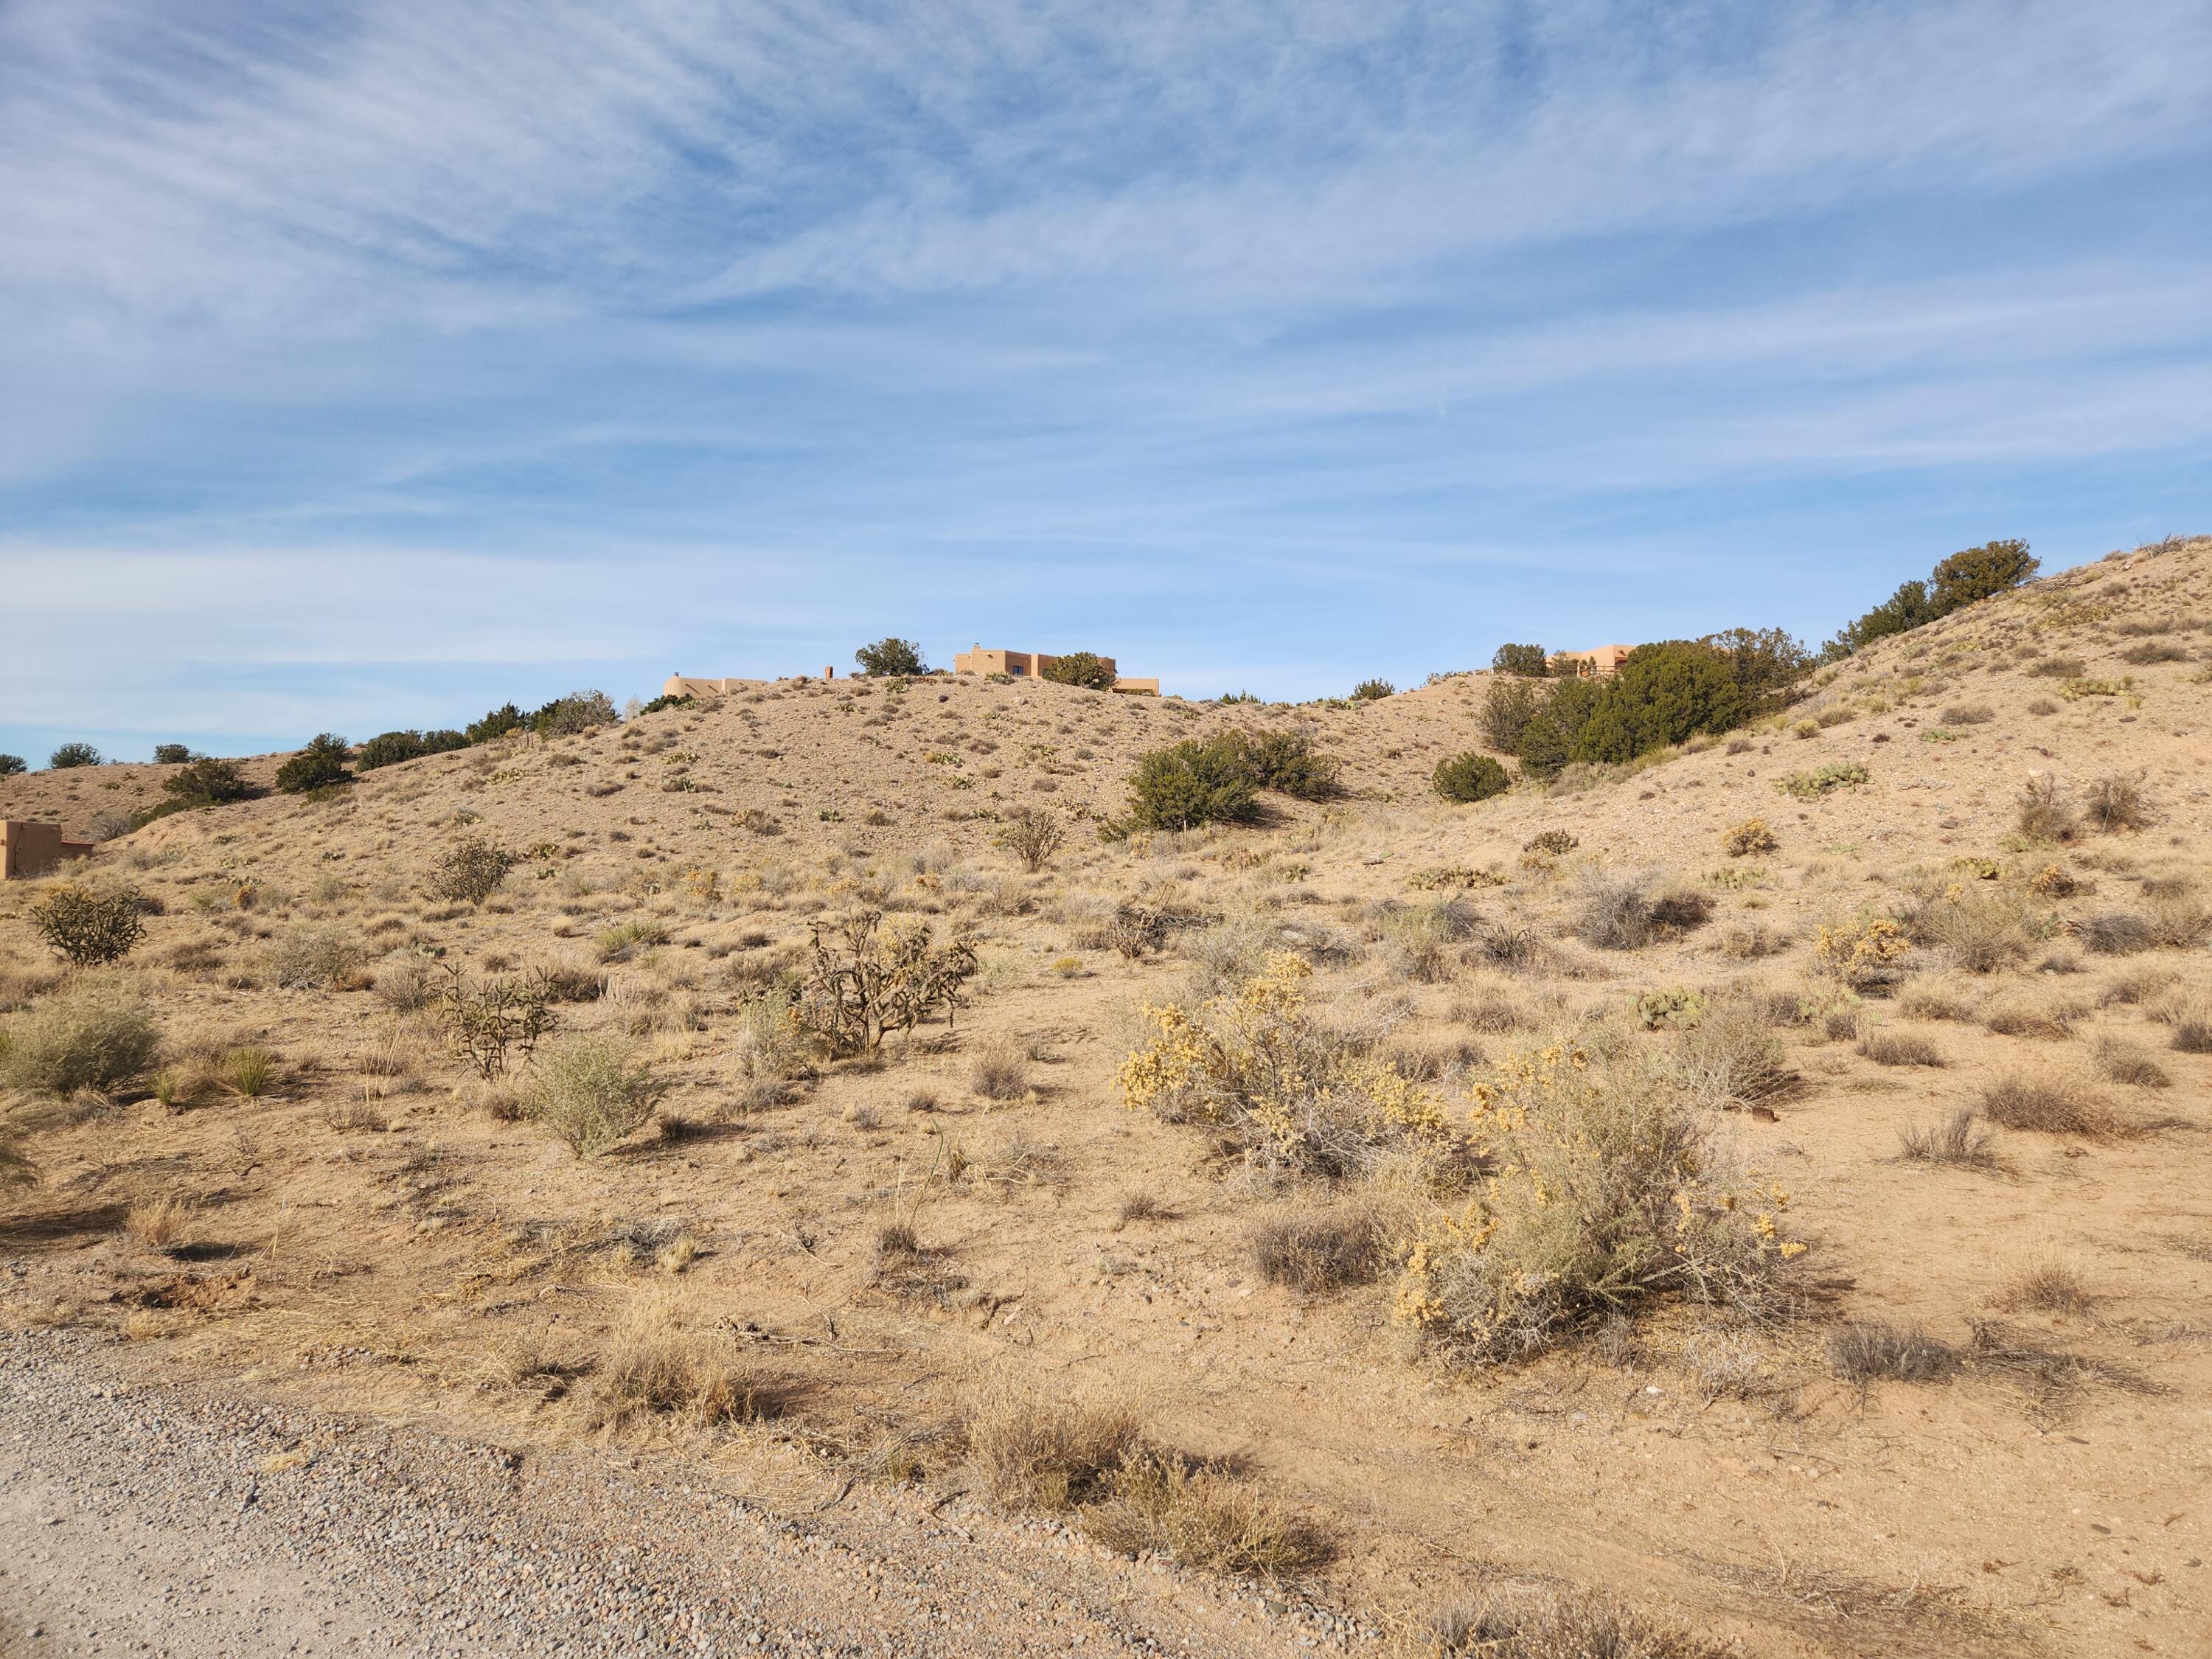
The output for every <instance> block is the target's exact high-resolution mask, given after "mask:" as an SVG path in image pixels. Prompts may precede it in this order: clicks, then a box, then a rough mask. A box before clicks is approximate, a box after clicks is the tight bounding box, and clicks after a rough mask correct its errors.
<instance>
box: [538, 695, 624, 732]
mask: <svg viewBox="0 0 2212 1659" xmlns="http://www.w3.org/2000/svg"><path fill="white" fill-rule="evenodd" d="M616 720H617V715H616V714H615V700H614V699H613V698H612V697H610V696H608V695H607V694H606V693H605V692H604V691H571V692H569V693H568V696H565V697H556V698H554V699H553V701H552V702H549V703H547V704H546V705H545V706H544V708H541V709H539V710H538V712H537V713H536V714H532V716H531V717H530V729H531V730H532V732H536V733H538V736H540V737H542V738H561V737H568V736H571V735H573V734H574V733H575V732H590V731H594V730H596V729H597V728H599V726H612V725H613V724H614V723H615V721H616Z"/></svg>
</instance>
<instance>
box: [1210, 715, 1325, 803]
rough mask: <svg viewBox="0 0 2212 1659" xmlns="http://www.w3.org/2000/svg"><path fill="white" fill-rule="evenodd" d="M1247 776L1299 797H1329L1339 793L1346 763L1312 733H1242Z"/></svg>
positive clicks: (1265, 786) (1257, 783)
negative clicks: (1317, 743)
mask: <svg viewBox="0 0 2212 1659" xmlns="http://www.w3.org/2000/svg"><path fill="white" fill-rule="evenodd" d="M1231 736H1232V737H1233V738H1235V740H1236V741H1237V743H1238V744H1241V745H1242V747H1243V765H1244V769H1245V773H1246V775H1248V776H1249V777H1250V779H1251V780H1252V782H1253V784H1254V786H1255V787H1257V788H1261V789H1273V790H1275V791H1276V792H1278V793H1281V794H1285V795H1288V796H1290V797H1291V798H1292V799H1296V800H1328V799H1333V798H1334V796H1335V794H1336V793H1337V787H1338V786H1337V777H1338V775H1339V774H1340V772H1341V771H1342V770H1343V769H1344V763H1343V762H1341V761H1340V760H1339V759H1337V757H1335V756H1334V755H1325V754H1323V753H1322V751H1321V750H1319V749H1317V748H1316V747H1315V746H1314V739H1313V734H1312V733H1311V732H1234V733H1232V734H1231Z"/></svg>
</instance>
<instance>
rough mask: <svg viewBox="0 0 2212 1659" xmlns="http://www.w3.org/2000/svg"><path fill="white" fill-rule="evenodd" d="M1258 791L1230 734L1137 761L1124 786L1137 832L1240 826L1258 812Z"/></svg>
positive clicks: (1191, 740)
mask: <svg viewBox="0 0 2212 1659" xmlns="http://www.w3.org/2000/svg"><path fill="white" fill-rule="evenodd" d="M1257 792H1258V786H1257V785H1256V784H1255V783H1254V781H1253V780H1252V775H1251V773H1250V771H1249V769H1248V768H1247V767H1246V764H1245V757H1244V745H1243V744H1242V743H1241V742H1239V741H1238V740H1237V735H1236V734H1235V733H1234V732H1221V733H1218V735H1216V736H1214V737H1211V738H1184V739H1183V740H1182V742H1181V743H1175V744H1169V745H1168V746H1167V747H1166V748H1164V749H1155V750H1152V751H1151V752H1150V753H1149V754H1146V755H1143V756H1140V757H1139V758H1138V761H1137V769H1136V772H1135V773H1134V775H1133V776H1132V777H1131V778H1130V780H1129V817H1128V822H1129V823H1130V824H1131V826H1132V827H1133V828H1135V829H1196V828H1197V827H1198V826H1199V825H1200V824H1202V823H1244V822H1246V821H1247V820H1249V818H1250V817H1252V816H1253V814H1254V813H1255V811H1257V810H1258V803H1257V801H1256V800H1255V795H1256V793H1257Z"/></svg>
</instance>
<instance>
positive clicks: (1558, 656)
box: [1544, 645, 1636, 680]
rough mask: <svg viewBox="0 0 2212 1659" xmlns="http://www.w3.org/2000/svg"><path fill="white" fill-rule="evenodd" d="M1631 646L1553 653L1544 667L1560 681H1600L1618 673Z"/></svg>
mask: <svg viewBox="0 0 2212 1659" xmlns="http://www.w3.org/2000/svg"><path fill="white" fill-rule="evenodd" d="M1635 648H1636V647H1634V646H1632V645H1601V646H1599V647H1597V649H1595V651H1555V652H1553V653H1552V654H1551V655H1550V656H1548V657H1547V658H1545V659H1544V665H1545V666H1546V667H1547V668H1549V669H1550V670H1551V671H1552V672H1553V674H1555V675H1557V676H1558V677H1559V678H1561V679H1566V678H1574V679H1578V680H1601V679H1607V678H1610V677H1611V676H1613V675H1615V674H1618V673H1619V672H1620V665H1621V664H1622V663H1624V662H1626V661H1627V660H1628V653H1630V652H1631V651H1633V650H1634V649H1635Z"/></svg>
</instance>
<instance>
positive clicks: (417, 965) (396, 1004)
mask: <svg viewBox="0 0 2212 1659" xmlns="http://www.w3.org/2000/svg"><path fill="white" fill-rule="evenodd" d="M436 990H437V987H436V985H435V982H434V980H433V973H432V969H431V965H430V962H429V959H428V957H420V956H416V955H413V954H411V953H410V954H409V955H407V956H404V957H394V958H393V959H392V961H390V962H387V963H385V964H384V965H383V966H382V967H380V968H379V969H377V970H376V995H377V1000H379V1001H380V1002H382V1003H383V1004H384V1005H385V1006H386V1007H389V1008H392V1009H395V1010H397V1011H398V1012H401V1013H411V1012H414V1011H415V1010H416V1009H417V1008H420V1007H422V1006H425V1005H427V1004H428V1002H429V1000H430V999H431V997H432V996H433V995H435V994H436Z"/></svg>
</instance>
